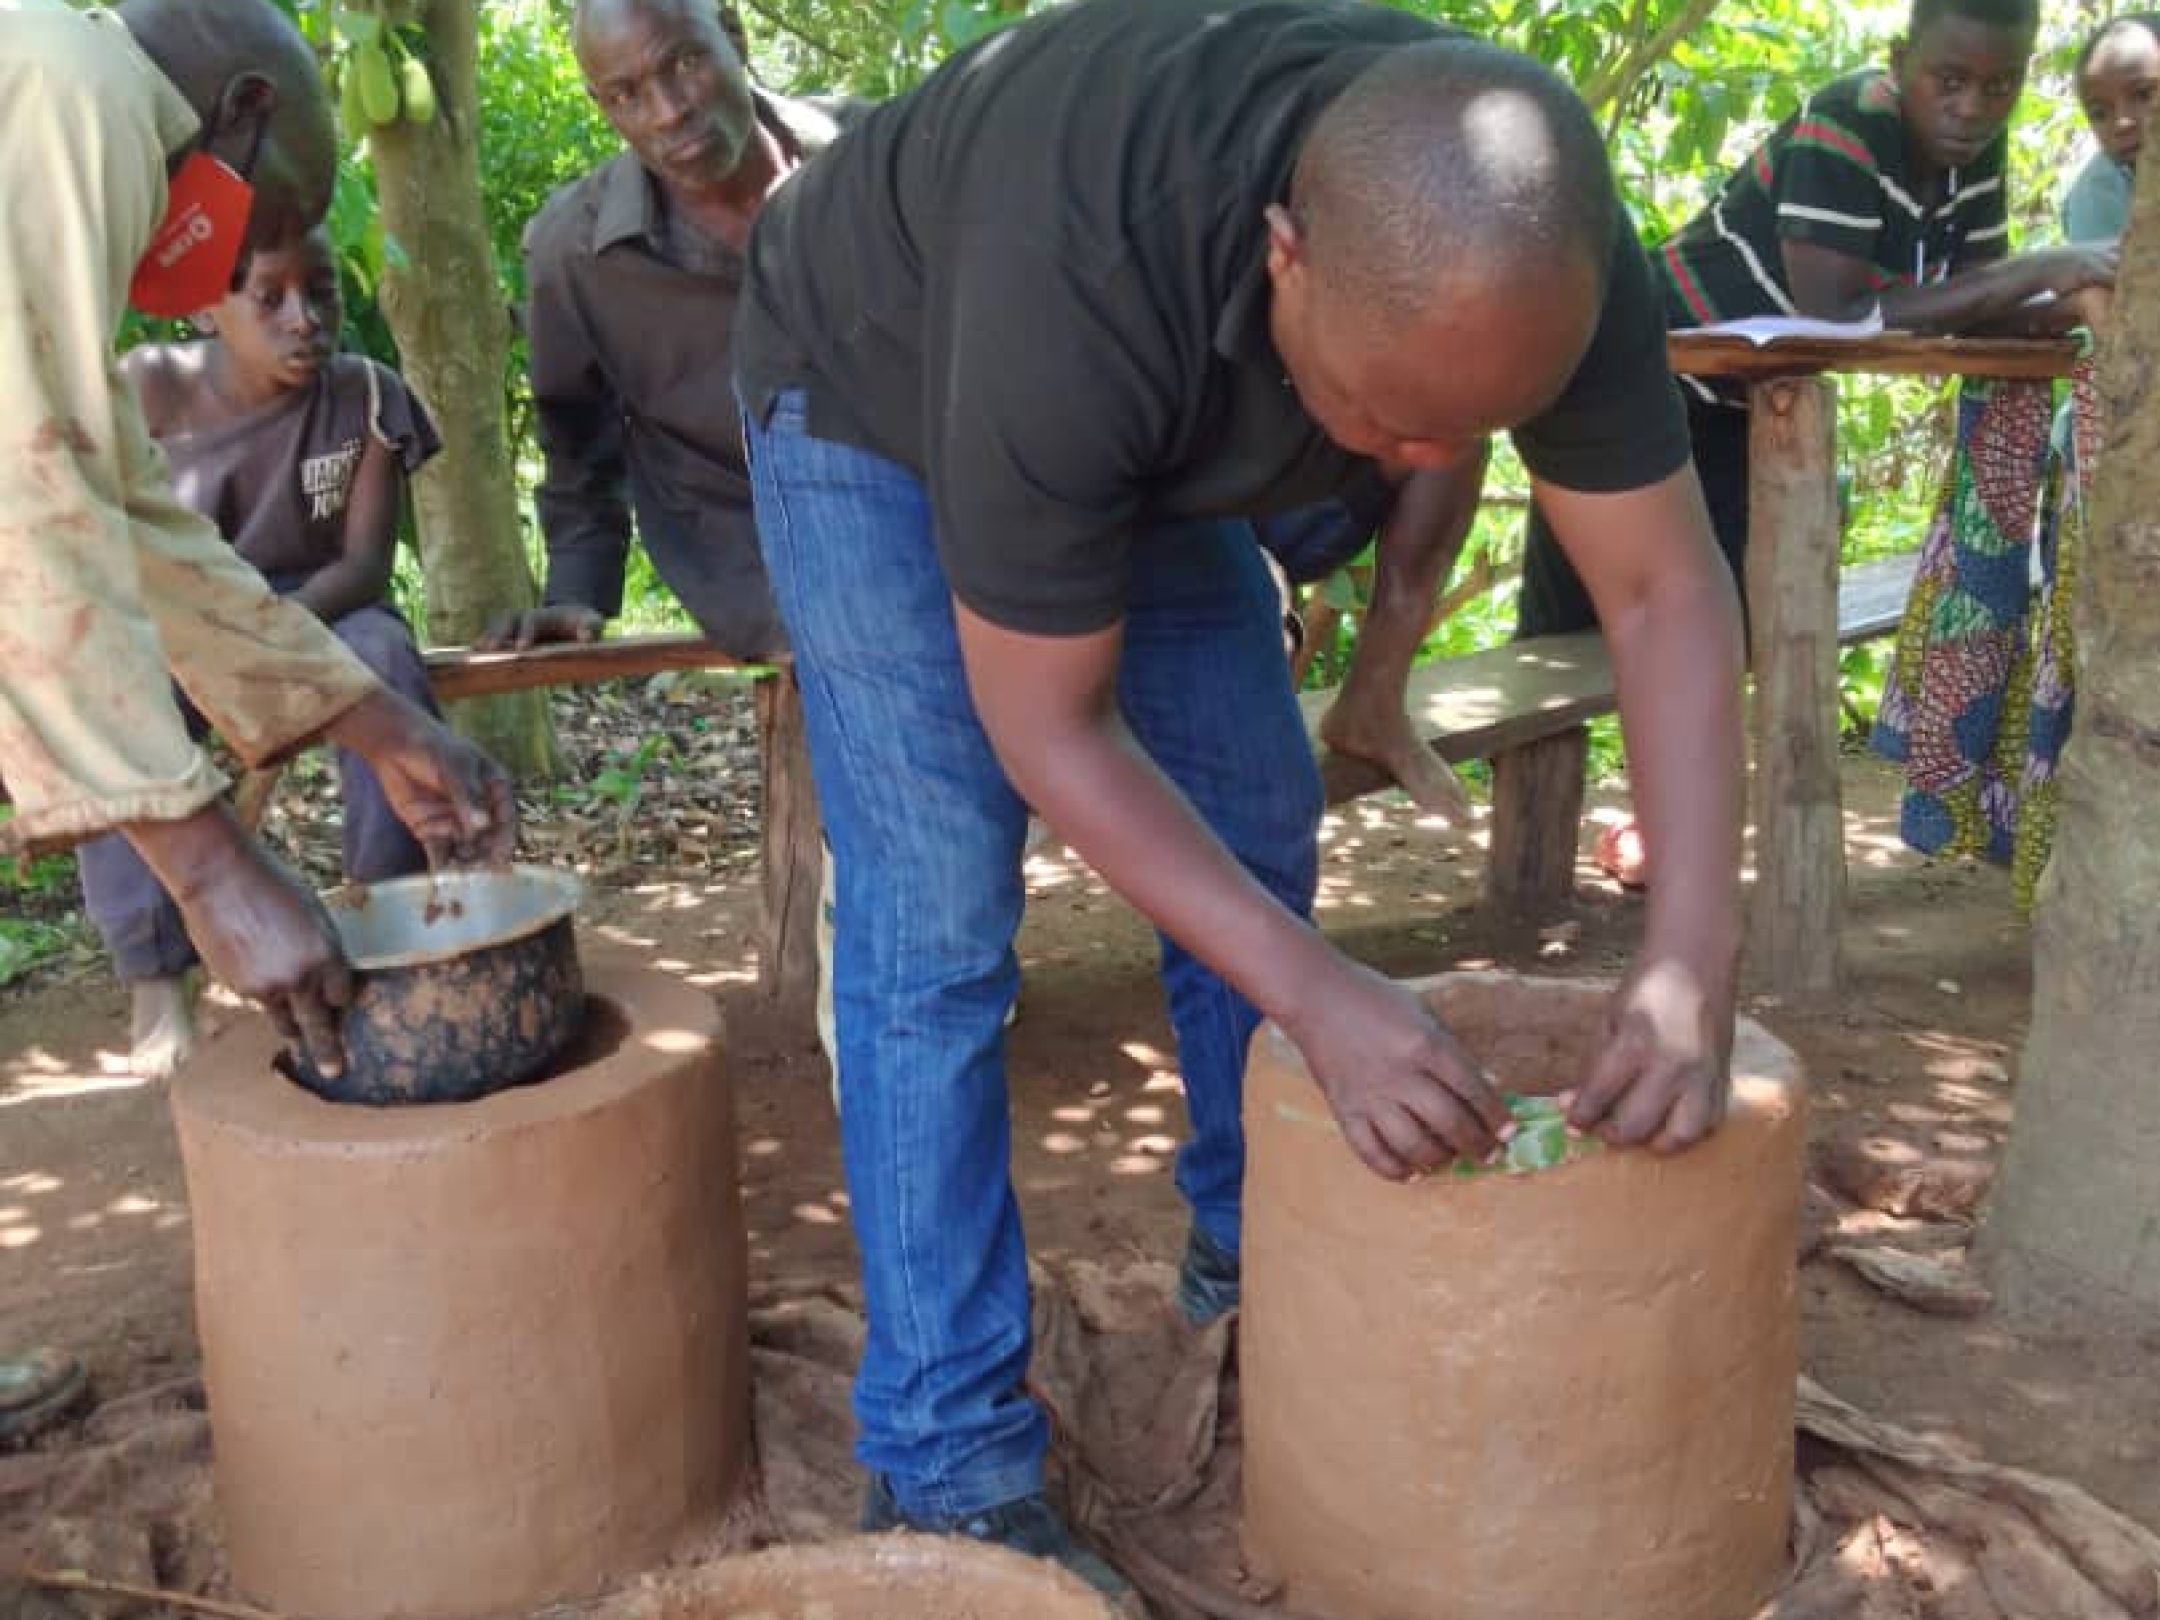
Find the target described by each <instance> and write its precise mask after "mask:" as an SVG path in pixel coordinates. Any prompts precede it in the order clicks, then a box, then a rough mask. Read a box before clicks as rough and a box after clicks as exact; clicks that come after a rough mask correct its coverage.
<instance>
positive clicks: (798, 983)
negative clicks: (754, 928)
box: [757, 670, 825, 1019]
mask: <svg viewBox="0 0 2160 1620" xmlns="http://www.w3.org/2000/svg"><path fill="white" fill-rule="evenodd" d="M757 717H758V758H759V762H760V767H761V773H762V779H763V788H762V792H761V795H760V797H761V800H762V816H761V822H762V825H763V836H764V843H763V846H762V850H761V871H760V890H761V894H762V898H763V902H764V918H763V932H764V938H763V941H762V946H763V948H762V950H761V952H760V954H759V959H758V983H759V986H760V988H761V989H762V990H763V991H764V993H765V995H766V996H767V997H768V998H770V999H771V1000H773V1001H775V1002H777V1003H778V1004H779V1005H780V1006H781V1007H782V1008H783V1009H785V1010H786V1011H787V1012H788V1013H789V1014H790V1015H794V1014H798V1013H799V1014H800V1015H801V1016H803V1017H804V1018H806V1019H807V1018H809V1017H811V1016H813V1014H814V1012H815V1009H816V1005H817V981H818V959H817V922H818V902H819V894H820V890H821V888H822V882H821V874H822V872H823V869H824V842H825V833H824V822H823V820H822V818H821V817H820V816H819V814H818V802H817V791H816V789H815V787H814V786H813V785H812V783H811V779H810V750H809V747H808V745H807V743H806V741H805V739H804V736H803V721H802V690H801V688H800V687H798V686H797V685H796V684H795V676H794V672H793V671H791V670H781V671H778V672H776V673H774V674H771V675H766V676H762V677H760V678H759V680H758V682H757Z"/></svg>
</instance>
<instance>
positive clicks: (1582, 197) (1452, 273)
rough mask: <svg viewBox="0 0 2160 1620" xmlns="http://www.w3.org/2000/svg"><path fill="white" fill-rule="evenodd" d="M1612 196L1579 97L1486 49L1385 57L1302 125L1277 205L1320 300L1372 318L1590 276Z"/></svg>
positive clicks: (1545, 73)
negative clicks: (1532, 277)
mask: <svg viewBox="0 0 2160 1620" xmlns="http://www.w3.org/2000/svg"><path fill="white" fill-rule="evenodd" d="M1618 206H1619V204H1618V200H1617V198H1616V197H1615V195H1614V191H1613V183H1612V176H1611V172H1610V170H1609V169H1608V167H1607V164H1606V159H1605V148H1604V143H1603V142H1602V141H1601V140H1600V139H1599V136H1598V131H1597V126H1596V125H1595V124H1593V123H1592V122H1591V119H1590V114H1589V112H1588V110H1587V109H1586V108H1585V107H1584V106H1583V104H1582V102H1581V100H1580V99H1579V98H1577V96H1576V95H1575V93H1574V92H1573V91H1572V90H1570V89H1569V88H1568V87H1567V85H1566V84H1564V83H1563V82H1562V81H1561V80H1560V79H1559V78H1558V77H1556V76H1555V75H1554V74H1553V73H1551V72H1550V71H1549V70H1547V69H1546V68H1544V67H1542V66H1540V65H1538V64H1537V63H1535V62H1533V61H1531V60H1530V59H1529V58H1527V57H1524V56H1520V55H1518V54H1516V53H1515V52H1513V51H1507V50H1502V49H1500V48H1499V47H1498V46H1494V45H1487V44H1484V43H1482V42H1479V41H1474V40H1466V39H1460V40H1459V39H1447V40H1435V41H1433V42H1431V43H1429V44H1420V45H1412V46H1407V47H1404V48H1402V49H1399V50H1395V51H1391V52H1389V53H1388V55H1387V56H1385V57H1384V58H1382V59H1381V60H1380V61H1379V62H1378V63H1377V64H1375V65H1374V66H1373V67H1371V68H1368V69H1367V70H1366V71H1365V72H1364V73H1362V74H1360V75H1359V76H1358V77H1357V78H1356V79H1354V80H1352V81H1351V83H1350V85H1349V87H1348V88H1347V89H1346V90H1344V91H1343V93H1342V94H1341V95H1340V96H1338V97H1336V99H1335V100H1334V102H1333V103H1331V104H1330V105H1329V107H1328V108H1327V110H1326V111H1325V112H1323V113H1322V114H1321V115H1320V118H1319V119H1318V121H1317V122H1316V123H1315V124H1314V126H1313V131H1312V134H1311V135H1310V136H1309V137H1308V138H1307V139H1306V142H1305V145H1304V147H1303V149H1302V150H1301V151H1300V153H1299V155H1298V165H1297V171H1296V174H1295V176H1294V177H1293V179H1292V181H1291V190H1290V212H1291V215H1292V217H1293V218H1294V220H1295V221H1296V224H1297V226H1298V229H1299V231H1300V234H1301V235H1302V236H1303V238H1304V250H1305V254H1306V257H1307V260H1308V262H1309V263H1310V265H1311V268H1312V273H1313V276H1314V278H1315V281H1316V282H1317V283H1318V285H1319V286H1320V288H1322V289H1324V291H1325V292H1326V294H1327V296H1328V297H1329V300H1330V302H1331V303H1335V304H1336V305H1337V306H1338V308H1339V309H1340V310H1341V311H1342V312H1343V313H1345V314H1351V313H1355V314H1356V315H1358V316H1361V317H1362V318H1363V319H1364V320H1366V321H1369V322H1371V323H1372V324H1373V325H1375V326H1381V325H1386V324H1391V323H1395V322H1399V321H1402V320H1405V319H1408V318H1411V317H1415V316H1418V315H1421V314H1423V313H1425V312H1426V311H1428V310H1430V309H1431V308H1432V307H1433V305H1434V302H1435V300H1436V299H1438V298H1441V297H1452V296H1456V295H1459V294H1462V293H1465V292H1471V291H1477V290H1481V289H1490V288H1495V287H1503V286H1509V285H1519V284H1520V283H1521V281H1522V278H1523V277H1524V276H1525V275H1526V274H1528V273H1530V272H1533V271H1534V272H1537V273H1538V274H1539V276H1540V277H1541V278H1545V277H1549V276H1550V275H1551V274H1552V272H1553V271H1554V270H1555V268H1557V267H1568V268H1573V267H1578V266H1579V267H1583V268H1585V269H1587V270H1588V271H1589V273H1590V274H1591V275H1592V276H1593V277H1595V278H1596V282H1595V283H1594V284H1599V285H1601V284H1602V277H1603V271H1604V266H1605V261H1606V257H1607V254H1608V253H1609V251H1610V249H1611V243H1612V232H1613V228H1614V224H1615V220H1616V214H1617V209H1618Z"/></svg>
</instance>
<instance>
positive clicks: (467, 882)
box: [327, 862, 585, 973]
mask: <svg viewBox="0 0 2160 1620" xmlns="http://www.w3.org/2000/svg"><path fill="white" fill-rule="evenodd" d="M506 878H512V879H516V880H518V881H519V882H520V883H522V884H524V885H527V886H529V887H532V888H536V889H541V890H553V891H554V892H553V894H552V896H551V897H550V898H548V899H547V900H545V901H544V902H543V903H542V904H541V905H540V906H538V907H537V908H536V909H535V910H534V912H533V913H532V915H530V916H528V917H526V918H524V919H522V920H521V921H519V922H517V923H514V924H512V925H510V926H508V927H506V928H502V929H499V930H497V931H496V932H494V933H492V934H489V935H487V936H486V937H484V938H480V939H466V940H464V941H463V942H461V943H458V944H454V945H452V944H446V945H442V946H436V947H432V948H430V947H424V946H423V947H415V948H413V949H410V950H402V951H381V952H368V953H358V952H350V951H348V953H347V957H348V960H350V961H351V963H352V965H353V967H354V969H355V970H357V971H358V972H361V973H379V972H383V971H385V970H387V969H394V968H410V967H429V966H432V965H434V964H436V963H439V962H453V961H456V960H458V959H459V958H461V957H469V956H477V955H479V954H480V953H481V952H482V951H488V950H493V949H495V948H497V947H498V946H503V945H513V944H516V943H517V942H518V941H519V940H521V939H530V938H531V937H533V936H534V935H536V934H543V933H546V932H547V931H548V930H549V929H551V928H553V927H555V926H556V925H557V924H558V923H563V922H566V921H568V920H569V918H570V916H571V914H572V913H573V912H574V911H576V910H577V907H578V904H579V902H581V901H582V900H583V899H584V898H585V885H584V883H583V881H582V880H581V879H579V878H578V877H577V876H575V875H574V874H572V873H569V872H564V871H560V870H558V869H556V868H555V867H552V866H535V865H529V864H526V863H523V862H515V863H512V864H511V865H509V866H507V867H483V866H476V867H463V868H458V869H455V870H449V871H441V872H415V873H413V874H412V875H411V876H409V877H400V878H385V879H383V880H382V881H381V882H380V883H365V884H347V885H346V886H345V887H344V888H343V889H341V890H337V891H335V892H333V893H332V894H331V895H330V896H328V897H327V898H328V903H329V906H330V909H331V911H332V913H333V914H335V913H336V912H338V911H340V910H343V911H348V912H349V911H357V910H359V909H360V908H361V907H362V906H365V905H366V904H368V903H369V902H370V901H372V900H373V899H375V898H376V897H378V896H384V895H387V896H390V897H392V898H397V897H400V896H403V895H405V894H407V893H413V894H425V893H427V892H429V891H430V890H432V891H433V892H434V893H435V894H436V895H438V896H443V897H454V896H455V895H456V893H457V892H458V891H459V890H462V889H469V888H472V887H474V886H476V885H477V884H482V883H499V882H501V881H503V880H504V879H506Z"/></svg>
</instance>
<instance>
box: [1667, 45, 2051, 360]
mask: <svg viewBox="0 0 2160 1620" xmlns="http://www.w3.org/2000/svg"><path fill="white" fill-rule="evenodd" d="M2008 151H2009V136H2008V133H2007V132H2005V133H2004V134H2002V135H1998V136H1996V138H1995V139H1994V140H1993V141H1991V142H1990V143H1989V144H1988V147H1987V149H1986V151H1984V152H1983V153H1982V154H1981V155H1980V157H1979V159H1978V160H1977V161H1975V162H1974V163H1973V164H1972V165H1971V166H1970V167H1968V168H1964V169H1952V170H1950V171H1948V172H1947V173H1945V174H1943V175H1941V176H1940V177H1939V180H1938V185H1937V187H1936V188H1935V189H1936V191H1937V195H1936V196H1935V197H1934V198H1933V199H1932V200H1930V199H1929V198H1927V197H1924V196H1923V195H1922V194H1921V188H1920V187H1919V186H1918V185H1917V184H1916V183H1915V182H1914V181H1913V179H1912V177H1911V171H1910V166H1909V162H1908V158H1907V148H1906V138H1905V120H1904V116H1903V113H1902V112H1901V110H1900V107H1899V100H1898V90H1897V84H1896V81H1895V80H1893V79H1892V78H1891V76H1890V75H1889V74H1888V73H1886V72H1884V71H1882V70H1881V69H1879V68H1870V69H1868V70H1866V71H1864V72H1860V73H1852V74H1848V75H1847V76H1846V77H1844V78H1842V79H1838V80H1836V81H1835V82H1833V83H1831V84H1828V85H1825V86H1824V87H1823V88H1822V89H1820V90H1818V91H1816V92H1815V94H1814V95H1812V96H1810V97H1809V98H1808V99H1807V101H1806V102H1805V103H1804V104H1803V105H1802V106H1801V108H1800V110H1799V111H1798V112H1796V113H1794V114H1793V115H1792V116H1791V117H1790V118H1788V119H1786V120H1785V122H1784V123H1782V124H1780V125H1779V126H1778V127H1777V129H1776V130H1775V131H1774V132H1773V133H1772V134H1771V135H1770V136H1769V138H1768V139H1766V140H1765V141H1764V142H1763V143H1762V145H1761V146H1759V147H1757V148H1756V149H1755V152H1754V154H1753V155H1752V156H1750V157H1749V158H1748V160H1747V161H1746V162H1745V163H1743V164H1742V165H1741V166H1740V167H1739V168H1738V169H1736V170H1735V171H1734V172H1733V173H1732V175H1731V176H1730V177H1729V178H1728V179H1727V180H1726V181H1725V183H1724V185H1722V186H1720V187H1719V188H1718V194H1717V196H1716V198H1715V199H1714V200H1713V201H1712V202H1711V204H1710V206H1709V207H1707V208H1705V209H1704V210H1703V211H1702V212H1701V213H1699V214H1697V215H1696V216H1695V217H1694V218H1693V219H1691V220H1689V221H1688V223H1687V224H1685V225H1683V226H1682V227H1681V228H1680V229H1679V230H1678V231H1676V232H1674V233H1673V235H1672V236H1671V237H1669V238H1668V239H1667V240H1666V241H1665V242H1664V243H1663V244H1662V245H1660V246H1659V247H1658V248H1656V249H1655V250H1654V251H1653V254H1652V257H1653V259H1654V261H1655V263H1656V265H1657V269H1658V274H1659V278H1660V279H1661V281H1662V282H1663V283H1664V290H1665V305H1666V320H1667V322H1668V324H1669V325H1671V326H1672V327H1674V328H1676V329H1678V328H1683V327H1692V326H1710V325H1713V324H1715V323H1716V322H1719V321H1731V320H1743V319H1745V318H1747V317H1748V316H1751V315H1797V314H1800V313H1801V311H1800V310H1798V309H1796V308H1795V307H1794V305H1793V301H1792V293H1791V289H1790V288H1789V287H1788V286H1787V285H1786V281H1785V258H1784V254H1783V253H1782V252H1781V251H1780V244H1781V243H1783V242H1785V241H1796V242H1813V243H1816V244H1818V245H1820V246H1822V247H1826V248H1830V249H1832V250H1833V251H1835V252H1839V253H1848V254H1851V255H1852V256H1853V257H1854V258H1856V259H1865V260H1866V261H1867V263H1868V264H1869V266H1870V267H1871V270H1872V276H1871V280H1872V285H1874V286H1875V287H1876V288H1878V289H1881V288H1885V287H1894V286H1911V285H1913V284H1914V283H1916V282H1920V281H1935V280H1939V279H1941V278H1942V277H1944V276H1947V275H1949V274H1950V273H1951V272H1952V271H1953V270H1969V269H1971V268H1972V267H1973V266H1974V265H1977V264H1984V263H1986V262H1987V261H1988V260H1990V259H1999V258H2001V257H2002V256H2003V254H2004V253H2005V252H2006V251H2007V250H2008V247H2009V214H2008V206H2007V200H2006V199H2005V197H2004V195H2003V166H2004V162H2005V158H2006V155H2007V153H2008Z"/></svg>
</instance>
